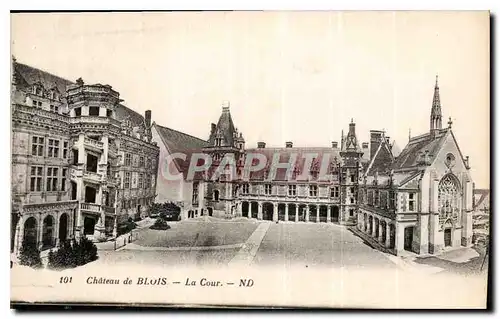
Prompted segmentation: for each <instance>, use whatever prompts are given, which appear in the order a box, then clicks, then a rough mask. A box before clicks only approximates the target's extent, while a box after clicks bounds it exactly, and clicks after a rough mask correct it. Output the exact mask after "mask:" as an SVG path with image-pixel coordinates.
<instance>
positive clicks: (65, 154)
mask: <svg viewBox="0 0 500 319" xmlns="http://www.w3.org/2000/svg"><path fill="white" fill-rule="evenodd" d="M63 158H68V142H67V141H64V142H63Z"/></svg>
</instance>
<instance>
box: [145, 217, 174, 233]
mask: <svg viewBox="0 0 500 319" xmlns="http://www.w3.org/2000/svg"><path fill="white" fill-rule="evenodd" d="M149 228H150V229H156V230H167V229H170V226H169V225H168V223H167V221H166V220H165V219H163V218H158V219H156V221H155V223H154V224H153V225H152V226H151V227H149Z"/></svg>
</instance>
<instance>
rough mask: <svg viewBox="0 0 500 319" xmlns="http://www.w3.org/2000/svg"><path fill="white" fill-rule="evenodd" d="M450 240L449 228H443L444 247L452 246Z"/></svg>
mask: <svg viewBox="0 0 500 319" xmlns="http://www.w3.org/2000/svg"><path fill="white" fill-rule="evenodd" d="M451 243H452V240H451V228H445V230H444V246H445V247H450V246H451V245H452V244H451Z"/></svg>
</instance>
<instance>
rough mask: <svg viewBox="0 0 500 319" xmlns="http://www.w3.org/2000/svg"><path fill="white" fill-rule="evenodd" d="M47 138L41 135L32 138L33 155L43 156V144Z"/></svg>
mask: <svg viewBox="0 0 500 319" xmlns="http://www.w3.org/2000/svg"><path fill="white" fill-rule="evenodd" d="M44 143H45V138H43V137H41V136H33V137H32V139H31V155H33V156H43V146H44Z"/></svg>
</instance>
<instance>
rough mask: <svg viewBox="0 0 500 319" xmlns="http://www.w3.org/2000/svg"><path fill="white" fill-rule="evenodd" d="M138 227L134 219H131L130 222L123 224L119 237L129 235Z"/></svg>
mask: <svg viewBox="0 0 500 319" xmlns="http://www.w3.org/2000/svg"><path fill="white" fill-rule="evenodd" d="M136 227H137V224H136V223H135V222H134V221H133V220H132V218H129V219H128V221H126V222H125V223H123V224H121V225H120V226H119V227H118V230H117V235H118V236H120V235H123V234H126V233H129V232H131V231H132V230H133V229H135V228H136Z"/></svg>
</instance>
